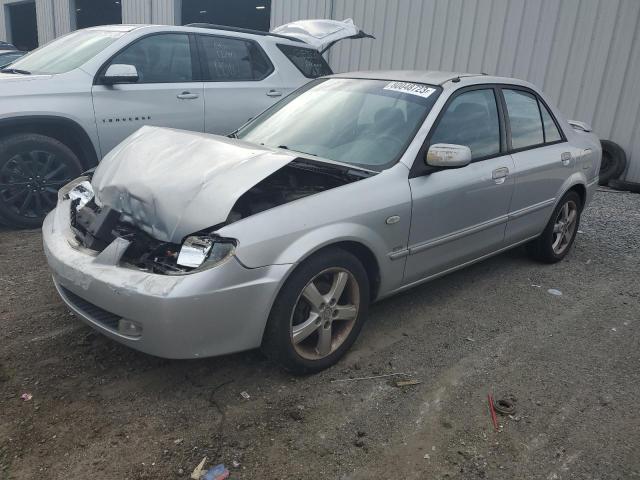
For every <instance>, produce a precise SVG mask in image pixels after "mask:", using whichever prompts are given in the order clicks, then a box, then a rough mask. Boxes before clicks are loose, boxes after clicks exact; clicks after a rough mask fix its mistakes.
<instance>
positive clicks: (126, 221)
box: [59, 132, 374, 275]
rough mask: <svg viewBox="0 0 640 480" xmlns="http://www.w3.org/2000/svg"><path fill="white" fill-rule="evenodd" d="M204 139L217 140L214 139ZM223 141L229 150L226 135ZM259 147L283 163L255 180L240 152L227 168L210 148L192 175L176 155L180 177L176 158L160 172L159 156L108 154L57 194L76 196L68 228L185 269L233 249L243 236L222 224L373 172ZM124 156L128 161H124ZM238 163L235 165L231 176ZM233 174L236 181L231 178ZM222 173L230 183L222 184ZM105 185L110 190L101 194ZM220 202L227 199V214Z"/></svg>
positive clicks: (84, 241)
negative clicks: (228, 234)
mask: <svg viewBox="0 0 640 480" xmlns="http://www.w3.org/2000/svg"><path fill="white" fill-rule="evenodd" d="M170 133H173V132H170ZM165 135H166V134H165ZM179 135H181V136H182V135H189V134H187V133H186V132H185V133H182V132H180V133H179ZM189 141H190V142H191V144H192V146H193V145H194V142H195V143H196V144H197V145H199V144H200V139H199V138H198V139H196V140H194V139H193V138H192V137H189ZM204 142H205V143H206V144H209V145H211V146H213V147H215V146H216V145H217V144H216V143H211V142H212V140H211V139H206V140H204ZM214 142H215V140H214ZM145 143H146V142H145ZM134 145H135V147H136V148H135V149H134V150H136V151H139V147H140V142H136V143H135V144H134ZM224 147H225V149H226V151H227V152H230V151H231V150H230V147H231V145H229V143H228V141H225V144H224ZM241 148H243V149H244V150H246V149H247V147H246V146H245V147H241ZM214 150H215V148H214ZM210 153H211V152H210ZM214 153H215V152H214ZM233 153H235V151H233ZM258 154H259V156H261V157H266V159H265V161H264V163H265V164H266V162H267V161H269V159H274V158H277V159H278V164H277V167H276V168H274V167H273V166H271V165H268V168H263V169H262V171H261V172H260V175H261V176H262V178H258V179H256V180H255V181H252V180H251V179H250V178H249V180H248V177H249V175H250V174H255V171H254V170H251V163H252V162H248V161H247V159H246V158H244V159H238V160H237V161H236V162H234V163H233V164H231V165H229V168H227V169H224V171H223V169H222V168H221V167H220V163H221V162H220V161H217V160H216V159H215V156H213V155H208V159H207V161H208V162H209V164H210V167H209V170H205V171H203V165H204V164H203V163H198V164H196V165H194V166H193V167H192V171H191V172H190V175H186V173H188V172H187V171H186V170H188V161H187V160H183V159H179V160H180V162H181V163H180V165H179V168H181V169H182V171H183V174H185V175H181V176H180V177H179V178H178V179H176V178H175V176H173V175H172V171H173V170H175V168H176V164H175V163H174V164H173V165H169V164H168V163H167V160H166V157H165V161H164V162H162V163H164V164H163V170H164V171H163V172H160V171H158V170H157V167H158V165H157V163H158V160H157V157H156V164H155V165H153V166H152V165H146V166H144V168H142V166H141V165H136V164H135V162H134V161H133V159H134V158H137V159H139V157H133V158H132V157H131V156H129V155H126V156H123V155H119V156H116V157H115V158H114V157H111V160H110V159H109V158H106V159H105V160H103V163H101V165H100V166H99V167H98V169H97V170H96V172H92V173H89V174H88V175H86V176H84V177H80V178H78V179H76V180H74V181H73V182H71V183H70V184H68V185H67V186H65V187H64V188H63V189H61V190H60V193H59V195H60V197H61V199H64V200H68V201H70V202H71V206H70V226H71V231H72V233H73V235H74V236H75V239H76V241H77V242H78V243H79V244H80V245H81V246H82V247H84V248H86V249H89V250H92V251H94V252H103V251H104V250H105V249H106V248H107V247H109V246H110V245H112V244H113V243H114V242H115V241H116V240H117V239H119V240H118V249H117V250H118V258H116V260H115V261H116V262H117V263H118V264H119V265H121V266H123V267H128V268H135V269H138V270H142V271H146V272H150V273H156V274H162V275H181V274H187V273H191V272H194V271H199V270H203V269H208V268H211V267H214V266H217V265H219V264H221V263H223V262H225V261H226V260H227V259H229V258H230V257H232V256H233V255H234V253H235V249H236V247H237V245H238V241H237V240H235V239H229V238H223V237H221V236H219V235H217V234H216V231H217V230H219V229H220V228H222V227H224V226H225V225H229V224H231V223H234V222H237V221H239V220H242V219H244V218H247V217H250V216H252V215H255V214H258V213H260V212H262V211H265V210H269V209H272V208H275V207H278V206H280V205H283V204H286V203H290V202H293V201H296V200H300V199H302V198H304V197H307V196H310V195H315V194H318V193H321V192H323V191H326V190H330V189H333V188H336V187H340V186H343V185H346V184H348V183H352V182H355V181H358V180H362V179H364V178H368V177H369V176H371V175H373V174H374V173H373V172H370V171H366V170H360V169H354V168H352V167H349V166H346V165H341V164H335V163H327V162H323V161H315V160H311V159H308V158H301V157H298V156H297V155H296V154H295V153H294V152H285V153H277V154H275V155H278V157H276V156H275V155H274V153H273V152H272V151H259V152H258ZM284 155H286V156H287V157H288V158H287V161H286V163H285V162H283V161H282V159H281V158H279V157H282V156H284ZM124 157H127V158H126V160H129V161H130V162H127V163H125V162H123V161H122V160H123V159H124ZM254 157H255V155H254ZM227 158H228V157H227ZM175 160H176V159H175V158H174V161H175ZM191 160H192V161H193V157H191ZM149 161H152V159H149ZM283 163H284V165H283ZM137 167H140V168H139V169H138V170H137V171H144V172H149V171H150V169H151V168H154V169H155V172H154V173H153V175H149V176H145V175H139V176H136V175H134V172H133V169H136V168H137ZM240 168H242V169H243V172H244V173H245V175H243V176H242V177H240V175H239V173H238V171H237V170H239V169H240ZM101 170H102V173H101V172H100V171H101ZM105 170H106V171H107V172H108V174H105V173H104V171H105ZM233 170H236V171H235V172H233V175H230V173H229V171H233ZM97 177H98V178H97ZM145 177H146V178H145ZM149 177H150V179H149V181H146V182H145V180H147V178H149ZM236 179H238V180H237V183H235V184H233V183H230V182H234V181H235V180H236ZM225 180H226V181H227V183H226V185H223V182H224V181H225ZM238 184H240V186H238ZM241 187H243V189H241ZM101 192H102V193H105V192H106V194H103V195H100V193H101ZM231 192H232V193H231ZM185 198H188V201H187V200H185ZM171 199H174V202H171V201H170V200H171ZM223 203H224V204H226V205H228V206H227V207H226V208H227V209H226V213H225V216H224V217H223V216H222V214H223V213H224V212H223V210H222V208H221V205H222V204H223ZM285 214H286V213H285ZM158 226H162V228H159V227H158ZM123 249H124V252H122V250H123Z"/></svg>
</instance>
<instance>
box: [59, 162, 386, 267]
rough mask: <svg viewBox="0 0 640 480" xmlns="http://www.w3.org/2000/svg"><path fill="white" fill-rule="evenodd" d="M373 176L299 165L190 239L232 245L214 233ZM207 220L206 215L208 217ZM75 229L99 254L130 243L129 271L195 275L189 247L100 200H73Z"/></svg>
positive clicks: (281, 172) (320, 165)
mask: <svg viewBox="0 0 640 480" xmlns="http://www.w3.org/2000/svg"><path fill="white" fill-rule="evenodd" d="M373 174H374V173H372V172H369V171H366V170H358V169H353V168H349V167H343V166H340V165H327V164H326V163H323V162H313V161H310V160H304V161H303V160H299V159H298V160H294V161H292V162H291V163H289V164H288V165H285V166H284V167H282V168H281V169H279V170H277V171H276V172H274V173H272V174H271V175H269V176H268V177H266V178H264V179H263V180H262V181H260V182H259V183H257V184H256V185H255V186H253V187H252V188H250V189H249V190H248V191H247V192H245V193H244V194H243V195H241V196H240V197H239V198H238V200H237V201H236V203H235V204H234V206H233V208H232V209H231V211H230V213H229V216H228V218H227V220H226V221H225V222H223V223H221V224H217V225H214V226H212V227H210V228H207V229H205V230H203V231H200V232H196V233H194V234H193V235H192V236H189V237H188V238H189V239H191V238H195V237H197V238H200V239H205V238H206V239H211V240H210V242H211V243H212V244H213V243H216V242H223V243H224V242H229V240H228V239H221V238H220V237H218V236H217V235H215V234H214V233H213V232H215V231H216V230H218V229H220V228H222V227H223V226H225V225H228V224H231V223H234V222H237V221H239V220H242V219H243V218H247V217H250V216H252V215H255V214H257V213H260V212H263V211H265V210H269V209H271V208H274V207H277V206H279V205H283V204H286V203H289V202H293V201H295V200H298V199H301V198H304V197H307V196H309V195H314V194H316V193H320V192H323V191H325V190H330V189H332V188H336V187H339V186H342V185H345V184H348V183H351V182H355V181H358V180H362V179H364V178H367V177H369V176H371V175H373ZM71 198H73V197H71ZM203 215H206V213H204V212H203ZM71 226H72V229H73V231H74V233H75V237H76V239H77V240H78V242H80V244H82V245H83V246H84V247H86V248H89V249H91V250H94V251H98V252H101V251H102V250H104V249H105V248H106V247H107V246H108V245H109V244H111V243H112V242H113V241H114V240H115V239H116V238H122V239H125V240H127V241H129V242H130V244H129V247H128V248H127V250H126V251H125V253H124V255H123V257H122V259H121V262H122V263H123V265H125V266H131V267H134V268H137V269H141V270H145V271H149V272H152V273H158V274H164V275H175V274H183V273H187V272H189V271H192V270H194V267H193V266H186V265H181V264H180V263H181V262H180V260H179V257H180V252H181V249H183V248H184V247H185V243H181V244H179V243H172V242H166V241H160V240H157V239H155V238H153V237H152V236H150V235H149V234H148V233H147V232H145V231H143V230H142V229H140V228H138V227H137V226H136V225H135V224H134V223H133V222H131V219H130V216H127V215H123V214H122V213H121V212H118V211H117V210H115V209H112V208H110V207H108V206H99V205H98V204H97V203H96V201H95V198H91V199H90V200H89V201H87V202H86V203H85V202H83V204H81V203H80V199H79V198H75V199H72V205H71ZM183 242H184V239H183Z"/></svg>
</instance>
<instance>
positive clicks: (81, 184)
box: [58, 176, 93, 210]
mask: <svg viewBox="0 0 640 480" xmlns="http://www.w3.org/2000/svg"><path fill="white" fill-rule="evenodd" d="M92 198H93V187H92V186H91V182H90V178H89V177H87V176H83V177H78V178H76V179H75V180H71V181H70V182H69V183H67V184H66V185H65V186H64V187H62V188H61V189H60V190H58V201H60V200H63V199H64V200H71V201H73V200H76V199H79V201H78V206H77V207H76V209H77V210H79V209H81V208H82V207H84V206H85V205H86V204H87V202H89V201H90V200H91V199H92Z"/></svg>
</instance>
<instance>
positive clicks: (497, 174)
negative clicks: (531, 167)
mask: <svg viewBox="0 0 640 480" xmlns="http://www.w3.org/2000/svg"><path fill="white" fill-rule="evenodd" d="M508 176H509V169H508V168H507V167H500V168H496V169H495V170H494V171H493V172H491V178H493V181H494V182H496V183H497V184H501V183H504V181H505V180H506V179H507V177H508Z"/></svg>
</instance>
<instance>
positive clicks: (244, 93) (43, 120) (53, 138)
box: [0, 19, 370, 227]
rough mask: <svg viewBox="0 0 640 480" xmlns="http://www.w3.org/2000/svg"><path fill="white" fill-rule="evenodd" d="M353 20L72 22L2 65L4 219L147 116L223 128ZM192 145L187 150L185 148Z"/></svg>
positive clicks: (282, 89)
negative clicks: (262, 25)
mask: <svg viewBox="0 0 640 480" xmlns="http://www.w3.org/2000/svg"><path fill="white" fill-rule="evenodd" d="M363 37H370V35H367V34H365V33H364V32H362V31H361V30H359V29H358V28H357V27H356V26H355V25H354V24H353V21H352V20H350V19H348V20H345V21H342V22H341V21H336V20H305V21H299V22H294V23H290V24H287V25H283V26H281V27H278V28H276V29H274V31H273V32H271V33H267V32H259V31H253V30H245V29H236V28H230V27H221V26H215V25H206V24H193V25H188V26H184V27H172V26H157V25H113V26H103V27H94V28H88V29H84V30H79V31H76V32H73V33H71V34H69V35H66V36H64V37H61V38H59V39H57V40H55V41H53V42H52V43H49V44H47V45H46V46H44V47H42V48H40V49H38V50H36V51H34V52H32V53H31V54H29V55H27V56H25V57H23V58H22V59H20V60H18V61H17V62H15V63H13V64H12V65H11V66H10V67H8V68H6V69H4V70H2V71H1V73H0V222H2V223H6V224H9V225H13V226H19V227H36V226H38V225H40V224H41V222H42V219H43V218H44V216H45V215H46V213H47V212H48V211H49V210H51V209H52V208H53V207H54V206H55V204H56V201H57V190H58V188H59V187H60V186H62V185H64V184H65V183H66V182H68V181H69V180H71V179H72V178H75V177H77V176H78V175H79V174H80V173H81V172H82V171H83V170H86V169H89V168H91V167H93V166H95V165H96V164H97V162H98V161H99V160H100V159H101V158H102V157H103V156H104V155H106V153H108V152H109V151H110V150H111V149H112V148H113V147H114V146H116V145H117V144H118V143H120V142H121V141H122V140H123V139H124V138H126V137H127V136H129V135H130V134H131V133H133V132H134V131H135V130H137V129H138V128H140V127H141V126H143V125H155V126H166V127H173V128H180V129H185V130H193V131H198V132H209V133H216V134H229V133H230V132H232V131H233V130H235V129H237V128H238V127H240V126H241V125H242V124H244V123H245V122H246V121H247V120H248V119H249V118H251V117H253V116H255V115H256V114H258V113H260V112H261V111H263V110H265V109H266V108H268V107H269V106H271V105H272V104H273V103H275V102H276V101H277V100H279V99H280V98H282V97H283V96H285V95H287V94H288V93H290V92H292V91H293V90H295V89H296V88H298V87H300V86H301V85H303V84H305V83H306V82H307V81H309V80H310V79H313V78H316V77H319V76H322V75H327V74H330V73H332V72H331V69H330V68H329V65H328V64H327V62H326V61H325V60H324V58H323V57H322V55H321V53H322V52H324V51H325V50H326V49H327V48H329V47H331V46H332V45H333V44H334V43H335V42H337V41H338V40H340V39H343V38H363ZM185 155H188V151H185Z"/></svg>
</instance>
